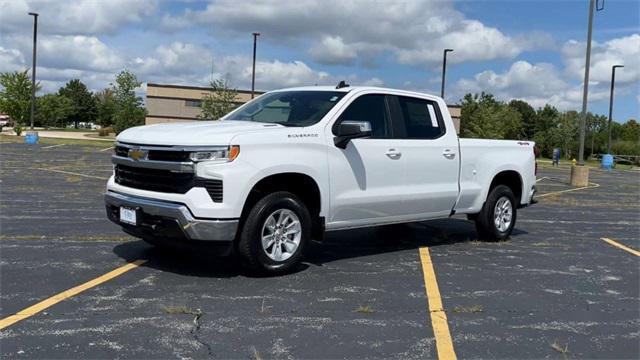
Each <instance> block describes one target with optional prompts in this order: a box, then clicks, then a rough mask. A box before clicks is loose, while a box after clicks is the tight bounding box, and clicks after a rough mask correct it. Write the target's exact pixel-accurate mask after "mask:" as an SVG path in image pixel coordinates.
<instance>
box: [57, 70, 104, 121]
mask: <svg viewBox="0 0 640 360" xmlns="http://www.w3.org/2000/svg"><path fill="white" fill-rule="evenodd" d="M58 94H59V95H61V96H64V97H66V98H68V99H69V100H71V103H72V104H73V111H72V112H71V113H70V114H69V116H68V117H67V118H66V119H65V123H67V124H68V123H73V124H74V127H75V128H76V129H77V128H78V125H79V123H81V122H83V123H93V122H95V120H96V111H97V110H96V102H95V99H94V98H93V94H91V92H90V91H89V90H88V89H87V87H86V86H85V85H84V84H83V83H82V82H81V81H80V80H79V79H73V80H70V81H69V82H67V83H66V84H65V86H63V87H61V88H60V90H58Z"/></svg>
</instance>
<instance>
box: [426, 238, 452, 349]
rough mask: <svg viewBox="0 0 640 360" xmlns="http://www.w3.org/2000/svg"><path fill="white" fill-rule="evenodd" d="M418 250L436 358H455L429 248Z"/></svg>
mask: <svg viewBox="0 0 640 360" xmlns="http://www.w3.org/2000/svg"><path fill="white" fill-rule="evenodd" d="M419 251H420V262H421V263H422V275H423V277H424V289H425V292H426V293H427V301H428V302H429V315H430V317H431V327H433V334H434V335H435V338H436V350H437V351H438V359H440V360H445V359H446V360H450V359H456V353H455V351H454V350H453V341H451V333H450V332H449V324H448V323H447V314H446V313H445V311H444V307H443V306H442V299H441V298H440V289H438V282H437V280H436V273H435V270H434V269H433V263H432V262H431V256H429V248H427V247H421V248H420V249H419Z"/></svg>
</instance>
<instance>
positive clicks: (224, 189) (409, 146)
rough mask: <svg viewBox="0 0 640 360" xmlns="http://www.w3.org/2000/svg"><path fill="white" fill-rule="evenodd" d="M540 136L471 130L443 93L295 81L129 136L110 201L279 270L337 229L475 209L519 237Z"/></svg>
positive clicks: (150, 229) (159, 239)
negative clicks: (459, 122)
mask: <svg viewBox="0 0 640 360" xmlns="http://www.w3.org/2000/svg"><path fill="white" fill-rule="evenodd" d="M533 145H534V144H533V142H530V141H507V140H476V139H459V138H458V136H457V134H456V130H455V128H454V124H453V122H452V120H451V116H450V115H449V112H448V110H447V106H446V104H445V103H444V101H443V100H442V99H441V98H439V97H436V96H431V95H425V94H421V93H416V92H408V91H401V90H392V89H382V88H372V87H341V86H339V87H338V88H333V87H301V88H292V89H283V90H277V91H271V92H268V93H265V94H263V95H261V96H260V97H258V98H256V99H254V100H252V101H250V102H248V103H246V104H245V105H243V106H241V107H239V108H238V109H236V110H234V111H232V112H231V113H229V114H228V115H226V116H225V117H223V118H222V119H220V120H217V121H195V122H187V123H185V122H183V123H171V124H156V125H147V126H140V127H134V128H130V129H128V130H126V131H123V132H122V133H121V134H120V135H119V136H118V137H117V143H116V147H115V154H114V155H113V157H112V160H113V163H114V174H113V176H112V177H111V178H110V179H109V181H108V184H107V191H106V194H105V202H106V209H107V214H108V217H109V219H111V220H112V221H113V222H115V223H117V224H119V225H120V226H122V228H123V230H124V231H125V232H127V233H129V234H131V235H133V236H136V237H139V238H142V239H144V240H145V241H147V242H149V243H151V244H155V245H158V246H163V245H168V244H172V243H173V244H191V245H196V246H197V245H203V244H209V245H214V247H215V248H218V249H220V250H221V252H222V253H223V254H230V253H237V254H238V255H239V257H240V259H241V260H242V261H243V262H244V263H245V264H246V265H247V266H249V267H251V268H254V269H257V270H260V271H266V272H271V273H278V272H282V271H285V270H287V269H289V268H291V267H292V266H293V265H295V264H296V263H297V262H299V261H300V259H301V257H302V255H303V252H304V250H305V248H307V246H308V244H309V241H310V240H312V239H317V240H321V239H322V237H323V235H324V232H325V231H335V230H343V229H350V228H358V227H367V226H377V225H385V224H395V223H406V222H417V221H424V220H429V219H435V218H446V217H450V216H452V215H454V214H467V217H468V218H469V219H471V220H474V221H475V223H476V228H477V230H478V235H479V237H480V238H484V239H489V240H501V239H505V238H507V237H508V236H509V235H510V234H511V231H512V229H513V227H514V225H515V223H516V212H517V209H518V208H521V207H524V206H527V205H529V204H531V203H532V202H534V200H533V197H534V193H535V157H534V150H533Z"/></svg>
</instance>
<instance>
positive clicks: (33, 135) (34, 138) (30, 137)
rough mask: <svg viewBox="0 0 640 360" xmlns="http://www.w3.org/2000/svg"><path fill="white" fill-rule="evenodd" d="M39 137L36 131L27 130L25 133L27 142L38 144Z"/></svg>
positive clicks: (25, 141)
mask: <svg viewBox="0 0 640 360" xmlns="http://www.w3.org/2000/svg"><path fill="white" fill-rule="evenodd" d="M38 139H39V137H38V133H37V132H36V131H27V133H26V134H25V135H24V143H25V144H37V143H38Z"/></svg>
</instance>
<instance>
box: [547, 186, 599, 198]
mask: <svg viewBox="0 0 640 360" xmlns="http://www.w3.org/2000/svg"><path fill="white" fill-rule="evenodd" d="M597 187H600V184H596V183H589V186H583V187H579V188H575V189H567V190H560V191H552V192H548V193H546V194H542V195H536V199H539V198H541V197H545V196H550V195H556V194H562V193H568V192H571V191H578V190H584V189H595V188H597Z"/></svg>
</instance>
